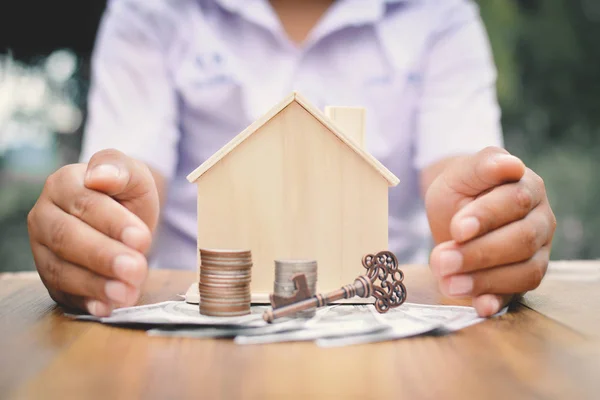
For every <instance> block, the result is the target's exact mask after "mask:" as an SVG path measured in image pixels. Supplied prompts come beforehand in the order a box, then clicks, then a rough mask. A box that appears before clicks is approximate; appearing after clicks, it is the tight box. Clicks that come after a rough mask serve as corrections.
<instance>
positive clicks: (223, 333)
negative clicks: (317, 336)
mask: <svg viewBox="0 0 600 400" xmlns="http://www.w3.org/2000/svg"><path fill="white" fill-rule="evenodd" d="M305 324H306V321H304V320H287V321H282V322H278V323H275V324H267V325H264V326H238V327H230V326H221V327H214V326H195V327H181V326H177V325H175V326H163V327H160V328H153V329H149V330H148V331H146V333H147V334H148V336H159V337H184V338H192V339H202V338H234V337H236V336H239V335H244V336H259V335H267V334H274V333H281V332H289V331H295V330H300V329H303V328H304V325H305Z"/></svg>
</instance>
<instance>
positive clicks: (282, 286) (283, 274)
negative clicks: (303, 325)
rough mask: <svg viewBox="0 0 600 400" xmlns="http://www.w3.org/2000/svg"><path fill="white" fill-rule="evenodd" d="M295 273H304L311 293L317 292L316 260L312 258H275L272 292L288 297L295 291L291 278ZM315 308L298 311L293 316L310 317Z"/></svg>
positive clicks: (313, 313)
mask: <svg viewBox="0 0 600 400" xmlns="http://www.w3.org/2000/svg"><path fill="white" fill-rule="evenodd" d="M296 274H304V275H305V276H306V283H307V285H308V290H309V291H310V294H311V295H313V296H314V295H315V294H316V293H317V262H316V261H314V260H275V282H274V283H273V292H274V294H276V295H278V296H284V297H289V296H292V295H293V294H294V292H295V291H296V286H295V284H294V281H292V278H293V277H294V275H296ZM315 312H316V309H312V310H306V311H300V312H298V313H296V315H295V317H299V318H311V317H313V316H314V315H315Z"/></svg>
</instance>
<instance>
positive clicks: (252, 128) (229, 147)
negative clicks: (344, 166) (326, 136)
mask: <svg viewBox="0 0 600 400" xmlns="http://www.w3.org/2000/svg"><path fill="white" fill-rule="evenodd" d="M292 102H296V103H298V104H299V105H300V106H302V107H303V108H304V109H305V110H306V111H308V112H309V114H311V115H312V116H313V117H314V118H316V119H317V120H318V121H319V122H321V123H322V124H323V125H324V126H325V127H326V128H327V129H329V130H330V131H331V133H333V134H334V135H335V136H337V137H338V139H340V140H341V141H342V142H343V143H344V144H345V145H346V146H348V148H350V149H351V150H352V151H354V152H355V153H356V154H358V155H359V156H360V157H361V158H362V159H363V160H365V162H366V163H367V164H369V165H370V166H371V167H373V168H374V169H375V170H376V171H377V172H378V173H379V174H380V175H381V176H382V177H383V178H385V180H386V181H387V182H388V184H389V185H390V186H396V185H397V184H398V183H400V180H399V179H398V178H397V177H396V175H394V174H393V173H392V172H391V171H390V170H388V169H387V168H386V167H385V166H383V164H381V163H380V162H379V161H378V160H377V159H376V158H375V157H373V156H372V155H371V154H370V153H369V152H367V151H366V150H364V149H362V148H361V147H360V146H358V145H357V144H356V143H355V142H354V141H353V140H351V139H349V138H348V137H347V136H346V135H345V134H344V133H343V132H341V131H340V130H339V129H338V128H337V127H336V126H335V125H334V123H333V121H331V120H330V119H329V118H327V117H326V116H325V114H323V113H322V112H321V111H319V110H318V109H317V108H315V107H313V106H312V105H311V104H310V103H309V102H308V101H307V100H306V99H304V98H303V97H302V96H300V95H299V94H298V93H297V92H293V93H292V94H290V95H289V96H287V97H286V98H285V99H283V100H282V101H281V102H280V103H279V104H277V105H276V106H275V107H273V108H272V109H271V110H269V111H268V112H267V113H266V114H265V115H263V116H262V117H261V118H259V119H257V120H256V121H254V122H253V123H252V124H251V125H249V126H248V127H247V128H246V129H244V130H243V131H242V132H240V133H239V134H238V135H237V136H235V137H234V138H233V139H231V141H230V142H229V143H227V144H226V145H225V146H223V147H222V148H221V149H220V150H219V151H217V152H216V153H214V154H213V155H212V156H211V157H209V158H208V159H207V160H206V161H204V162H203V163H202V164H201V165H200V166H199V167H198V168H196V169H195V170H194V171H192V172H191V173H190V174H189V175H188V176H187V180H188V181H189V182H195V181H196V180H198V178H200V177H201V176H202V175H203V174H204V173H205V172H206V171H208V170H209V169H211V168H212V167H213V166H214V165H215V164H216V163H218V162H219V160H221V159H222V158H223V157H225V156H226V155H227V154H229V153H231V152H232V151H233V150H234V149H235V148H236V147H237V146H239V145H240V144H241V143H242V142H244V141H245V140H246V139H248V138H249V137H250V136H251V135H252V134H254V132H256V131H258V130H259V129H260V128H261V127H262V126H263V125H264V124H266V123H267V122H268V121H269V120H270V119H271V118H273V117H275V116H276V115H277V114H279V112H281V111H282V110H283V109H284V108H286V107H287V106H288V105H289V104H291V103H292Z"/></svg>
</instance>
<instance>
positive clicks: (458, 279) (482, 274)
mask: <svg viewBox="0 0 600 400" xmlns="http://www.w3.org/2000/svg"><path fill="white" fill-rule="evenodd" d="M549 256H550V247H549V246H544V247H542V248H541V249H540V250H539V251H538V252H537V253H536V254H535V255H534V256H533V257H532V258H531V259H529V260H527V261H525V262H521V263H515V264H510V265H503V266H500V267H495V268H489V269H485V270H480V271H477V272H472V273H470V274H461V275H452V276H448V277H444V278H442V279H441V280H440V290H441V292H442V293H443V294H445V295H446V296H449V297H466V296H473V297H476V296H479V295H483V294H500V295H502V294H516V293H523V292H527V291H529V290H533V289H535V288H536V287H538V286H539V284H540V282H541V281H542V278H543V277H544V275H545V274H546V271H547V269H548V261H549Z"/></svg>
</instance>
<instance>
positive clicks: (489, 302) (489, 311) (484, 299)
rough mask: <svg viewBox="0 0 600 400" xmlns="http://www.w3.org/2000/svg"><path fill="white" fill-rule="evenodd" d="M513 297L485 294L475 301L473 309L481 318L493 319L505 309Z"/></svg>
mask: <svg viewBox="0 0 600 400" xmlns="http://www.w3.org/2000/svg"><path fill="white" fill-rule="evenodd" d="M513 297H514V296H513V295H497V294H483V295H481V296H478V297H475V298H474V299H473V307H475V310H476V311H477V315H479V316H480V317H484V318H485V317H491V316H492V315H494V314H496V313H498V312H499V311H500V310H501V309H502V308H504V307H505V306H506V305H507V304H508V303H509V302H510V301H511V299H512V298H513Z"/></svg>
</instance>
